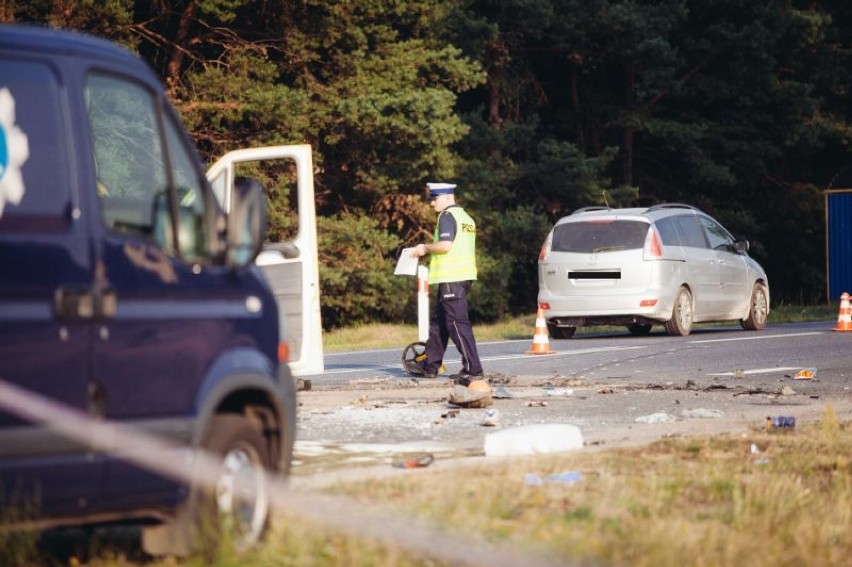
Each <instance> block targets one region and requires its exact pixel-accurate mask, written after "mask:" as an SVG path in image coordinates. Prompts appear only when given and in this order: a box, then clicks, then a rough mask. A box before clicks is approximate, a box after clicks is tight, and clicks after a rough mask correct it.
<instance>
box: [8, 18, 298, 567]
mask: <svg viewBox="0 0 852 567" xmlns="http://www.w3.org/2000/svg"><path fill="white" fill-rule="evenodd" d="M228 182H229V183H231V184H232V187H231V190H232V191H233V193H234V194H235V198H234V200H233V202H232V207H231V210H230V212H229V214H228V215H225V214H224V212H223V211H222V209H221V207H220V206H219V205H218V203H217V201H216V198H215V195H214V194H213V191H212V190H211V187H210V185H209V183H208V181H207V180H206V178H205V174H204V170H203V168H202V166H201V163H200V160H199V159H198V157H197V154H196V152H195V149H194V147H193V145H192V144H191V143H190V141H189V139H188V137H187V136H186V134H185V132H184V130H183V128H182V126H181V124H180V121H179V119H178V117H177V115H176V114H175V112H174V111H173V109H172V108H171V106H170V104H169V102H168V101H167V99H166V96H165V94H164V92H163V89H162V86H161V83H160V81H159V79H158V77H157V76H155V75H154V74H153V72H152V71H151V70H150V69H149V68H148V67H147V66H146V65H145V64H144V62H143V61H142V60H141V59H139V58H138V57H136V56H135V55H133V54H131V53H130V52H128V51H126V50H124V49H122V48H119V47H117V46H115V45H113V44H111V43H108V42H105V41H102V40H98V39H94V38H90V37H87V36H83V35H79V34H75V33H70V32H60V31H56V30H48V29H40V28H30V27H24V26H0V381H2V383H5V384H11V385H13V386H15V387H17V388H21V389H22V391H25V392H28V393H30V394H32V395H33V396H36V397H38V398H41V399H45V398H46V399H49V400H51V401H53V402H56V403H59V404H62V406H61V407H63V408H70V409H72V410H75V411H76V412H78V414H80V415H82V416H87V417H89V418H91V419H92V420H95V421H94V423H113V422H117V423H120V424H122V425H126V426H131V427H132V430H133V431H136V432H140V433H143V434H149V435H152V436H155V437H156V438H158V439H165V440H168V441H169V442H172V443H177V444H180V445H181V446H183V447H185V449H183V450H175V454H174V458H175V459H178V460H180V459H183V460H185V461H186V464H187V467H189V466H190V464H191V461H192V456H193V455H194V454H195V449H198V448H202V449H207V450H209V451H211V453H212V454H214V455H219V456H220V458H219V459H218V461H217V462H218V463H219V464H220V470H219V472H218V474H219V479H220V483H219V484H218V485H217V492H219V494H218V496H219V497H218V498H215V497H213V496H212V494H209V493H207V492H204V491H202V490H200V489H198V487H196V486H193V485H191V484H189V485H188V484H186V483H185V482H181V481H179V480H177V479H174V478H169V477H165V476H160V475H159V474H157V473H153V472H150V471H148V470H145V469H143V468H140V467H139V466H137V465H134V464H132V463H131V462H130V460H128V459H122V456H121V454H115V453H113V452H109V453H108V452H105V451H102V450H100V449H99V448H98V447H96V446H94V445H91V444H88V443H85V442H83V441H81V440H80V439H70V438H67V437H65V436H63V435H60V434H58V433H55V432H54V430H52V429H50V428H47V427H43V426H41V425H37V424H34V423H33V422H32V421H31V420H29V419H25V418H23V417H22V416H21V415H19V413H18V412H16V411H15V409H16V408H14V407H8V406H9V405H10V404H6V405H5V406H4V405H3V403H2V400H0V509H2V510H3V511H4V518H0V522H2V521H8V518H13V517H14V518H16V519H18V520H20V521H26V522H28V523H30V524H32V525H36V526H50V525H66V524H99V523H111V522H127V521H133V522H140V523H142V524H144V525H145V526H147V527H146V529H145V535H144V542H145V547H146V549H147V550H148V551H149V552H152V553H164V552H169V553H181V552H182V551H186V550H187V549H189V546H190V545H191V538H190V535H191V532H194V530H193V529H192V528H193V527H194V526H196V525H198V524H199V523H205V522H207V523H209V522H210V521H211V520H212V518H209V517H202V516H205V513H204V512H207V511H209V510H211V509H215V507H218V509H219V513H220V514H225V515H230V516H232V517H233V519H234V520H236V521H235V522H233V524H234V525H235V526H236V528H237V529H236V533H237V537H239V538H240V539H241V541H242V542H243V543H248V544H250V543H252V542H254V541H256V540H257V539H259V538H260V537H261V536H262V535H263V533H264V531H265V529H266V527H267V524H268V521H269V514H270V510H269V501H270V498H269V494H268V493H266V491H267V490H268V487H266V486H265V485H264V482H265V480H264V479H265V476H264V475H263V474H262V472H263V470H264V469H271V470H273V471H279V472H282V473H284V474H286V473H287V472H288V471H289V468H290V461H291V457H292V451H293V442H294V433H295V412H296V403H295V388H294V383H293V380H292V377H291V375H290V373H289V371H288V369H287V365H286V361H283V362H282V361H279V359H278V356H279V352H282V353H284V352H286V350H287V349H286V348H283V349H282V348H279V328H278V311H277V307H276V303H275V299H274V297H273V295H272V294H271V292H270V288H269V287H268V286H267V283H266V281H265V280H264V278H263V276H262V275H261V273H260V271H259V269H258V268H257V267H256V266H255V264H254V258H255V257H256V256H257V254H258V252H259V251H260V248H261V246H262V243H263V237H264V230H265V209H264V197H263V195H262V189H260V188H258V184H256V183H254V184H252V183H249V184H245V185H243V186H240V185H239V183H238V184H237V185H236V186H233V180H229V181H228ZM44 417H45V419H46V420H48V421H49V420H50V418H51V416H44ZM186 448H188V449H186ZM131 450H132V447H128V451H131ZM218 488H222V490H218ZM223 491H224V492H229V491H230V493H231V494H241V495H242V499H240V500H239V501H238V499H237V498H236V497H233V498H223V497H222V496H223V494H222V492H223ZM226 496H227V495H226ZM206 515H208V516H209V515H212V516H214V517H216V518H218V517H219V514H215V513H213V514H206ZM229 525H230V524H229Z"/></svg>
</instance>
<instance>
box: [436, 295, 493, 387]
mask: <svg viewBox="0 0 852 567" xmlns="http://www.w3.org/2000/svg"><path fill="white" fill-rule="evenodd" d="M472 283H473V282H470V281H463V282H447V283H440V284H438V304H437V308H436V309H435V313H434V314H433V315H432V317H431V319H430V321H429V340H428V341H427V342H426V353H425V354H426V360H427V361H428V362H427V363H425V365H424V368H425V370H426V371H427V372H429V373H434V374H437V373H438V370H439V369H440V368H441V364H442V363H443V360H444V352H446V350H447V342H448V340H449V339H453V343H454V344H455V345H456V348H457V349H458V351H459V353H460V354H461V357H462V372H464V373H467V374H473V375H476V374H482V363H481V362H480V361H479V353H478V352H477V350H476V340H475V339H474V338H473V329H472V327H471V326H470V317H469V316H468V311H467V296H468V293H469V292H470V287H471V284H472Z"/></svg>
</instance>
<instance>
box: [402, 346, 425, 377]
mask: <svg viewBox="0 0 852 567" xmlns="http://www.w3.org/2000/svg"><path fill="white" fill-rule="evenodd" d="M424 360H426V343H421V342H416V343H411V344H410V345H408V346H407V347H405V349H404V350H403V351H402V367H403V368H405V371H406V372H408V373H409V374H411V375H412V376H422V375H423V371H422V370H421V371H419V372H416V371H415V372H412V368H418V367H419V365H420V363H421V362H423V361H424Z"/></svg>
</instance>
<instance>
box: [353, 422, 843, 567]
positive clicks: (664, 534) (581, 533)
mask: <svg viewBox="0 0 852 567" xmlns="http://www.w3.org/2000/svg"><path fill="white" fill-rule="evenodd" d="M752 444H755V445H756V446H757V447H759V448H760V453H758V454H752V453H751V446H752ZM850 456H852V427H850V424H848V423H847V424H840V423H838V421H837V418H836V416H835V415H834V412H833V410H832V409H831V408H830V407H829V408H827V410H826V412H825V414H824V416H823V419H822V421H821V422H820V424H819V425H815V426H807V427H803V428H800V430H798V431H795V432H791V433H785V434H777V433H767V432H763V431H755V432H754V433H753V434H752V435H750V436H748V438H743V437H732V436H720V437H714V438H701V439H680V440H667V441H664V442H658V443H655V444H653V445H650V446H647V447H642V448H633V449H622V450H615V451H608V452H598V453H585V452H584V453H577V454H574V453H571V454H564V455H561V456H550V457H547V458H542V457H539V458H529V459H523V460H520V459H518V460H514V461H513V462H503V463H502V464H494V463H493V462H491V461H488V462H486V463H483V465H482V466H481V467H480V468H478V469H476V470H475V471H474V470H464V471H452V472H445V473H442V474H432V475H409V476H407V477H405V478H402V479H397V480H392V481H387V480H383V481H372V482H365V483H362V484H359V485H353V486H348V487H344V488H343V490H344V491H345V492H347V493H350V494H362V495H363V494H369V495H370V498H371V499H377V500H380V501H383V502H386V503H388V504H390V505H393V506H398V507H403V508H404V509H405V510H407V511H409V512H410V513H411V514H416V515H418V516H421V517H424V518H427V519H429V520H431V521H434V522H436V523H439V524H440V525H443V526H447V527H449V528H450V529H458V530H470V532H471V533H482V534H485V535H486V536H487V537H489V538H493V539H496V540H510V541H512V542H515V543H517V544H518V545H522V546H531V547H535V548H540V549H545V550H547V551H548V552H552V553H555V554H556V555H557V556H560V557H564V558H565V560H566V561H569V562H570V560H572V559H574V560H576V559H591V560H596V561H599V562H600V563H601V564H603V565H613V566H622V565H624V566H631V567H642V566H649V567H650V566H654V567H666V566H671V567H682V566H690V565H695V566H704V565H749V566H757V567H759V566H763V565H765V566H767V567H768V566H772V567H777V566H779V565H780V566H784V565H791V566H792V565H808V566H840V565H848V564H849V558H850V557H852V457H850ZM569 470H571V471H579V472H580V473H581V474H582V478H581V480H580V482H578V483H576V484H572V485H564V484H548V483H546V484H544V485H543V486H528V485H525V483H524V476H525V473H529V472H534V473H537V474H539V475H541V476H546V475H548V474H552V473H558V472H564V471H569ZM355 564H363V565H367V564H370V562H369V561H367V562H364V563H355Z"/></svg>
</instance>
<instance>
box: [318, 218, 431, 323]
mask: <svg viewBox="0 0 852 567" xmlns="http://www.w3.org/2000/svg"><path fill="white" fill-rule="evenodd" d="M317 233H318V234H317V236H318V240H319V249H320V282H321V286H322V289H321V292H322V306H321V307H322V319H323V326H324V327H325V328H326V329H333V328H336V327H341V326H350V325H357V324H359V323H365V322H369V321H374V320H397V321H401V320H402V316H403V314H404V312H405V307H406V305H407V304H408V303H407V301H406V298H407V297H408V296H410V295H413V294H414V289H416V288H413V287H412V286H413V283H412V281H413V280H412V278H404V277H400V276H394V275H393V270H394V267H395V265H396V254H395V252H396V249H397V247H398V246H399V238H398V237H396V236H394V235H392V234H389V233H387V232H386V231H384V230H382V229H381V228H379V226H378V224H377V223H376V222H375V221H374V220H373V219H370V218H368V217H365V216H362V215H350V214H346V213H341V214H338V215H334V216H331V217H326V218H322V219H320V222H319V225H318V227H317Z"/></svg>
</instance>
